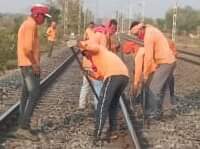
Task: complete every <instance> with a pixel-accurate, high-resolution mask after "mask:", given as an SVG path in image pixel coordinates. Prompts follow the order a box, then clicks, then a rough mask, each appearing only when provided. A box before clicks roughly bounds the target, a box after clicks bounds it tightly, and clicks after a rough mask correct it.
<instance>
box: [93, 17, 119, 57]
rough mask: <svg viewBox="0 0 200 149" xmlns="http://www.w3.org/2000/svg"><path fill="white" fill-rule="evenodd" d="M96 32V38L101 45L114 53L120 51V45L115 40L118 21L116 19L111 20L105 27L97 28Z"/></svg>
mask: <svg viewBox="0 0 200 149" xmlns="http://www.w3.org/2000/svg"><path fill="white" fill-rule="evenodd" d="M94 31H95V33H96V38H97V40H98V42H100V44H101V45H105V46H106V47H107V48H108V49H109V50H110V51H112V52H113V53H116V52H117V51H118V49H119V47H120V44H119V43H117V42H115V40H114V36H115V33H116V31H117V21H116V20H115V19H111V20H110V21H109V22H108V23H107V24H105V25H100V26H97V27H95V29H94Z"/></svg>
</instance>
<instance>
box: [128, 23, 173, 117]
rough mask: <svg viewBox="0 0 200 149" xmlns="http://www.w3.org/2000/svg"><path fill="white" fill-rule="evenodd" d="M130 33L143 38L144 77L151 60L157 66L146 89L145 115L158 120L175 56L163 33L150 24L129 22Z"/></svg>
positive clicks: (148, 73)
mask: <svg viewBox="0 0 200 149" xmlns="http://www.w3.org/2000/svg"><path fill="white" fill-rule="evenodd" d="M131 33H132V34H135V35H136V36H137V37H139V38H140V39H142V40H144V48H145V50H144V70H143V71H144V79H145V80H146V81H147V79H148V78H149V77H150V72H151V71H149V70H150V69H151V66H152V62H154V63H156V65H157V68H156V70H155V72H154V74H153V76H152V79H151V81H150V84H149V91H148V102H149V103H150V106H148V108H147V110H146V116H147V117H148V118H149V119H156V120H159V119H160V116H161V114H162V105H163V100H164V98H165V95H166V93H167V90H169V82H170V80H171V76H172V74H173V71H174V69H175V63H176V58H175V56H174V53H173V51H172V49H170V47H169V43H168V41H167V39H166V37H165V36H164V34H163V33H162V32H161V31H160V30H158V29H157V28H155V27H153V26H151V25H144V24H143V23H140V22H137V21H135V22H133V23H132V24H131Z"/></svg>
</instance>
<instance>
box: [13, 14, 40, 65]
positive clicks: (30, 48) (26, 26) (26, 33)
mask: <svg viewBox="0 0 200 149" xmlns="http://www.w3.org/2000/svg"><path fill="white" fill-rule="evenodd" d="M27 53H32V55H33V58H34V59H35V62H36V63H37V64H39V63H40V50H39V40H38V35H37V24H36V22H35V20H34V19H33V18H32V17H28V18H27V19H26V20H25V21H24V22H23V23H22V25H21V26H20V28H19V31H18V41H17V57H18V66H31V65H32V62H31V61H30V59H29V58H28V57H27Z"/></svg>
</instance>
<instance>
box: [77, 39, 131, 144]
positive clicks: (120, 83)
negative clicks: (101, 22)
mask: <svg viewBox="0 0 200 149" xmlns="http://www.w3.org/2000/svg"><path fill="white" fill-rule="evenodd" d="M80 48H81V49H82V51H83V52H88V53H89V54H90V55H92V57H91V58H92V61H93V63H94V65H95V66H96V70H97V71H98V72H99V73H100V74H101V76H102V78H103V87H102V89H101V93H100V101H99V102H98V105H97V110H96V125H95V140H94V143H96V142H97V141H99V140H100V137H101V133H102V129H103V127H104V124H105V121H106V118H107V116H108V115H109V124H110V127H109V130H108V132H109V134H110V135H112V132H114V131H115V130H116V125H117V124H116V114H117V106H118V103H119V98H120V96H121V94H122V92H123V91H124V89H125V87H126V85H127V84H128V80H129V76H128V69H127V67H126V65H125V64H124V63H123V62H122V60H121V59H120V58H119V57H118V56H117V55H115V54H114V53H112V52H111V51H109V50H108V49H107V48H106V47H105V46H104V45H101V44H99V43H98V41H97V40H95V39H91V40H88V41H81V42H80ZM116 66H117V67H116Z"/></svg>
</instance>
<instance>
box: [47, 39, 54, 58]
mask: <svg viewBox="0 0 200 149" xmlns="http://www.w3.org/2000/svg"><path fill="white" fill-rule="evenodd" d="M48 44H49V46H48V48H49V49H48V50H49V52H48V57H51V56H52V52H53V47H54V44H55V42H54V41H48Z"/></svg>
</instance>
